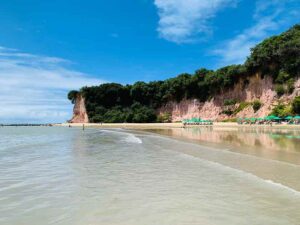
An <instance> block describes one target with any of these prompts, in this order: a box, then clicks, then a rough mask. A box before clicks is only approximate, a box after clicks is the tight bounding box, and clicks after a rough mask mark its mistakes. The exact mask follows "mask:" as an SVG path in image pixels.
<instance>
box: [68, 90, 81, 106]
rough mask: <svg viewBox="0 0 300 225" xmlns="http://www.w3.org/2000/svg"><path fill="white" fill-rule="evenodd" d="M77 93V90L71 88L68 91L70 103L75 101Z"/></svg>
mask: <svg viewBox="0 0 300 225" xmlns="http://www.w3.org/2000/svg"><path fill="white" fill-rule="evenodd" d="M78 93H79V92H78V91H75V90H72V91H70V92H69V93H68V99H69V100H70V101H71V102H72V104H74V103H75V100H76V98H77V95H78Z"/></svg>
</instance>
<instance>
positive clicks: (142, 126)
mask: <svg viewBox="0 0 300 225" xmlns="http://www.w3.org/2000/svg"><path fill="white" fill-rule="evenodd" d="M83 125H84V126H85V127H99V128H106V129H109V128H124V129H141V130H147V129H170V128H183V127H187V128H189V127H221V128H222V127H225V128H230V127H233V128H237V127H251V128H254V127H258V128H272V129H273V128H279V129H298V130H300V125H290V124H273V125H272V126H271V125H269V124H268V125H267V124H266V125H257V124H254V125H249V124H237V123H231V122H226V123H224V122H215V123H214V124H213V125H187V126H184V125H183V124H182V123H102V124H100V123H61V124H53V126H62V127H69V126H70V127H83Z"/></svg>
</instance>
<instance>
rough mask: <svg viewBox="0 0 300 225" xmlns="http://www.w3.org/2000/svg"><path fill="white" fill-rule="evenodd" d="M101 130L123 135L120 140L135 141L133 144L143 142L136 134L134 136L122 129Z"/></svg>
mask: <svg viewBox="0 0 300 225" xmlns="http://www.w3.org/2000/svg"><path fill="white" fill-rule="evenodd" d="M103 132H107V133H116V134H120V135H122V136H124V138H123V139H122V140H123V141H125V142H127V143H135V144H142V143H143V141H142V140H141V139H140V138H138V137H137V136H135V135H134V134H132V133H127V132H124V131H122V129H114V130H103Z"/></svg>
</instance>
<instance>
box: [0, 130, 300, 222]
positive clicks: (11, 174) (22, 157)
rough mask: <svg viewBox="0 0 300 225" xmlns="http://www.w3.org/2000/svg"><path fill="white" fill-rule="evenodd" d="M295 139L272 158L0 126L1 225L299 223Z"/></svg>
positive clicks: (136, 136)
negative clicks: (290, 145)
mask: <svg viewBox="0 0 300 225" xmlns="http://www.w3.org/2000/svg"><path fill="white" fill-rule="evenodd" d="M179 131H180V132H181V133H183V132H187V133H189V132H191V131H188V130H185V131H184V130H183V129H177V130H176V131H175V132H179ZM164 132H166V131H164ZM168 132H170V131H168ZM172 132H174V130H173V131H172ZM193 132H194V134H193V135H195V132H196V133H197V132H198V134H197V135H196V136H199V135H200V136H201V132H202V134H203V132H204V133H205V132H207V131H205V130H202V131H201V132H200V131H193ZM199 132H200V133H199ZM209 132H212V133H210V135H207V136H211V135H212V134H213V133H216V131H209ZM244 132H247V131H244ZM232 134H234V132H232ZM250 134H251V132H250ZM169 135H170V133H169ZM172 135H173V136H176V137H179V136H178V134H177V135H176V134H175V133H173V134H172ZM216 135H217V134H216ZM217 136H218V135H217ZM233 136H234V135H233ZM233 139H234V138H233ZM290 140H292V139H291V138H290ZM194 141H196V142H198V141H199V139H194ZM204 141H205V142H206V140H202V142H204ZM214 143H217V142H214ZM222 143H223V144H224V146H226V147H223V148H221V147H222V146H223V144H222ZM297 143H298V142H297V139H295V143H294V144H293V146H295V148H294V149H291V148H286V149H279V150H276V151H279V152H280V154H279V153H278V154H279V155H282V157H274V156H273V155H272V156H270V155H269V154H267V153H266V154H265V153H264V154H260V153H257V152H259V151H266V152H267V151H268V150H266V149H268V148H266V149H265V148H263V147H262V146H260V147H257V146H255V145H254V146H253V150H252V152H251V145H249V146H248V144H245V145H242V147H241V149H243V150H240V151H238V148H235V146H236V145H235V144H234V143H233V142H232V143H228V142H226V141H220V142H219V144H220V145H218V146H214V148H212V147H211V146H202V145H198V144H195V143H186V142H183V141H181V140H174V139H171V138H169V137H166V136H159V135H157V134H151V133H145V132H137V131H134V132H130V131H124V130H117V129H116V130H99V129H86V130H85V131H82V130H81V129H76V128H56V127H52V128H49V127H48V128H46V127H40V128H37V127H35V128H34V127H28V128H21V127H9V128H1V129H0V171H1V176H0V224H1V225H28V224H30V225H40V224H61V225H69V224H70V225H71V224H73V225H98V224H101V225H102V224H103V225H110V224H114V225H115V224H120V225H121V224H122V225H148V224H149V225H153V224H160V225H164V224H166V225H169V224H170V225H171V224H172V225H176V224H178V225H182V224H184V225H185V224H203V225H209V224H213V225H219V224H220V225H223V224H224V225H225V224H228V225H234V224H237V225H243V224H245V225H246V224H247V225H249V224H252V225H255V224H257V225H261V224H272V225H273V224H275V225H276V224H280V225H283V224H295V225H296V224H297V225H298V224H299V221H300V212H299V207H300V192H299V191H300V178H299V174H300V166H299V163H298V162H299V161H298V159H293V160H289V159H290V158H292V157H291V156H290V155H289V154H293V155H294V156H295V157H299V155H298V154H299V153H298V151H299V150H298V148H297V147H299V145H298V144H297ZM215 147H217V148H215ZM218 147H219V148H218ZM229 147H232V149H231V148H229ZM248 147H249V149H248ZM261 149H263V150H261ZM297 150H298V151H297ZM253 152H256V153H253ZM286 154H288V156H284V155H286ZM275 155H276V154H275Z"/></svg>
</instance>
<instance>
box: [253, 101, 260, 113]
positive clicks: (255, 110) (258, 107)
mask: <svg viewBox="0 0 300 225" xmlns="http://www.w3.org/2000/svg"><path fill="white" fill-rule="evenodd" d="M261 106H262V103H261V102H260V101H259V100H255V101H254V102H253V104H252V107H253V110H254V112H257V111H258V110H259V109H260V108H261Z"/></svg>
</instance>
